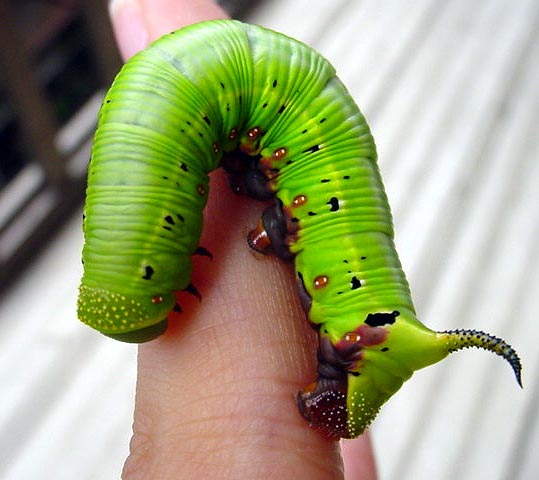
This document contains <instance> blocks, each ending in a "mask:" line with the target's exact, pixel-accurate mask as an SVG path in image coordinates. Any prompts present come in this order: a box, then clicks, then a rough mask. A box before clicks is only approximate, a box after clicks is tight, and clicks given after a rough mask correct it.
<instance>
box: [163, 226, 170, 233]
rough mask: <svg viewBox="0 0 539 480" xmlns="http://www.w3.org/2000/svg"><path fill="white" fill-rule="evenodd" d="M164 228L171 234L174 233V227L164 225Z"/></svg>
mask: <svg viewBox="0 0 539 480" xmlns="http://www.w3.org/2000/svg"><path fill="white" fill-rule="evenodd" d="M163 228H164V229H165V230H168V231H169V232H171V231H172V227H168V226H167V225H163Z"/></svg>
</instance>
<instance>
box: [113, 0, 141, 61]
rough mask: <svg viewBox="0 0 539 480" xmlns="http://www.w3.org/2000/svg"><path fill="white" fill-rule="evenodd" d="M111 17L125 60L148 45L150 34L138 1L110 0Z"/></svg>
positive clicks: (117, 41)
mask: <svg viewBox="0 0 539 480" xmlns="http://www.w3.org/2000/svg"><path fill="white" fill-rule="evenodd" d="M109 15H110V19H111V22H112V26H113V29H114V35H115V37H116V43H117V45H118V48H119V50H120V53H121V55H122V58H123V59H124V60H127V59H128V58H129V57H131V56H133V55H134V54H135V53H137V52H138V51H139V50H142V49H143V48H145V47H146V46H147V45H148V43H149V42H150V33H149V31H148V27H147V25H146V22H145V19H144V14H143V10H142V6H141V4H140V3H139V1H138V0H110V1H109Z"/></svg>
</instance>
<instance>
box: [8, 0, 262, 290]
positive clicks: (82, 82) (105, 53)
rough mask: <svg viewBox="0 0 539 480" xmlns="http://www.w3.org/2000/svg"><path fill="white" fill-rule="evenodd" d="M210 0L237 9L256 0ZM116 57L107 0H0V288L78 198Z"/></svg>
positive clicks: (240, 10)
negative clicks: (100, 108) (99, 110)
mask: <svg viewBox="0 0 539 480" xmlns="http://www.w3.org/2000/svg"><path fill="white" fill-rule="evenodd" d="M217 3H219V4H220V5H222V6H223V7H224V8H225V9H226V10H227V11H228V12H229V13H230V15H231V16H233V17H236V18H237V17H241V15H242V14H243V13H245V11H246V10H247V9H248V8H250V7H252V6H253V5H254V4H255V3H256V2H254V1H250V2H249V1H245V0H235V1H234V0H232V1H230V0H229V1H219V2H217ZM120 66H121V59H120V56H119V54H118V51H117V49H116V46H115V43H114V37H113V34H112V31H111V26H110V22H109V18H108V13H107V0H86V1H84V0H0V152H1V155H0V291H1V290H3V289H4V288H5V287H6V286H7V285H9V284H10V283H11V282H12V281H13V280H14V279H15V278H16V277H17V275H18V274H19V273H20V272H21V270H22V269H23V268H24V266H25V265H27V264H28V263H29V262H30V260H31V259H32V257H33V256H34V255H35V254H36V253H37V252H39V249H40V248H41V247H42V245H43V244H44V243H45V242H46V241H47V239H49V238H50V237H51V236H52V235H53V234H54V232H55V230H57V228H58V227H59V226H60V225H61V223H62V222H63V221H64V219H65V218H66V217H67V216H69V215H70V214H71V213H73V212H74V211H75V209H76V208H79V207H80V205H81V204H82V199H83V194H84V183H85V174H86V166H87V162H88V157H89V149H90V144H91V136H92V133H93V130H94V128H95V121H96V114H97V110H98V108H99V105H100V102H101V98H102V95H103V93H104V91H105V90H106V88H107V86H108V85H109V84H110V82H111V80H112V78H113V77H114V75H115V73H116V72H117V71H118V69H119V68H120Z"/></svg>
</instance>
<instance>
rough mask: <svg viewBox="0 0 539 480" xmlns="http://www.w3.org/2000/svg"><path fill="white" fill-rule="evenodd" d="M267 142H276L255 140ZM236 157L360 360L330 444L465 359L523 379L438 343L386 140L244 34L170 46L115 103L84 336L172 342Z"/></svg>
mask: <svg viewBox="0 0 539 480" xmlns="http://www.w3.org/2000/svg"><path fill="white" fill-rule="evenodd" d="M255 127H257V128H258V129H259V130H260V131H261V132H262V135H261V136H259V137H258V138H256V139H254V140H253V139H252V138H250V137H249V132H250V131H251V129H253V128H255ZM237 149H241V150H242V151H244V152H247V153H249V154H251V155H257V156H260V165H261V166H262V167H263V168H265V171H266V172H272V178H273V180H272V185H273V188H274V191H275V196H276V197H277V198H278V199H279V200H280V201H281V202H282V204H283V209H284V212H285V215H286V217H287V221H288V223H289V225H292V226H294V229H295V231H294V232H293V233H291V234H290V235H289V238H288V239H287V240H288V243H289V245H290V249H291V251H292V252H293V253H294V254H295V255H296V256H295V268H296V272H297V274H298V278H302V279H303V285H304V290H305V292H306V294H307V295H308V296H309V297H310V298H311V299H312V303H311V304H310V309H309V312H308V315H309V319H310V321H311V322H313V323H314V324H316V325H317V326H319V332H320V336H321V338H325V339H328V338H329V340H330V341H331V344H332V345H333V346H334V348H335V349H337V350H338V349H339V348H341V347H340V346H342V345H343V342H345V343H346V341H348V340H345V339H347V338H352V339H355V340H353V341H356V342H359V344H360V345H361V357H360V359H359V360H358V361H355V362H353V363H351V364H350V366H349V369H348V370H347V373H346V374H347V375H348V383H347V385H346V387H345V389H346V393H345V396H346V398H347V399H346V404H345V406H342V405H341V406H340V407H339V408H340V409H341V410H342V409H345V410H346V418H344V419H343V420H342V421H341V420H338V421H337V420H335V421H334V422H333V423H331V422H329V423H328V425H326V426H325V428H326V430H327V431H329V433H330V434H334V435H335V436H348V437H355V436H357V435H359V434H360V433H361V432H362V431H363V430H364V429H365V428H366V426H367V425H368V424H369V423H370V422H371V421H372V419H373V418H374V416H375V415H376V413H377V412H378V410H379V408H380V406H381V405H382V404H383V403H384V402H385V401H386V400H387V399H388V398H389V397H390V396H391V395H392V394H393V393H394V392H395V391H396V390H398V388H399V387H400V386H401V384H402V383H403V381H405V380H406V379H407V378H409V377H410V376H411V375H412V373H413V371H415V370H417V369H419V368H422V367H424V366H426V365H429V364H431V363H434V362H437V361H439V360H441V359H442V358H443V357H445V356H446V355H447V354H448V353H450V351H453V350H455V349H459V348H463V347H466V346H480V347H483V348H487V349H489V350H492V351H495V353H498V354H501V355H502V356H503V357H504V358H506V359H508V360H510V361H512V362H513V363H512V366H513V368H514V369H515V373H517V376H518V375H519V374H520V363H519V362H518V357H516V354H515V353H514V351H513V350H512V349H510V347H508V346H507V344H505V343H503V345H501V346H500V345H498V344H496V345H494V344H492V339H493V338H494V337H490V336H488V335H486V334H483V335H485V339H486V340H485V341H484V342H483V343H481V341H479V340H477V339H474V338H475V337H473V338H471V337H469V336H467V335H466V334H465V333H463V332H462V331H459V333H451V332H446V333H436V332H433V331H432V330H430V329H428V328H427V327H425V326H424V325H422V324H421V323H420V322H419V321H418V320H417V319H416V317H415V312H414V307H413V304H412V301H411V298H410V292H409V288H408V284H407V281H406V278H405V276H404V274H403V272H402V269H401V265H400V262H399V259H398V256H397V254H396V252H395V247H394V243H393V227H392V220H391V213H390V209H389V206H388V202H387V198H386V195H385V193H384V188H383V184H382V180H381V178H380V174H379V172H378V168H377V164H376V148H375V144H374V141H373V138H372V136H371V133H370V131H369V127H368V125H367V123H366V122H365V119H364V117H363V115H362V114H361V112H360V111H359V109H358V107H357V106H356V104H355V103H354V102H353V100H352V99H351V98H350V96H349V94H348V92H347V90H346V88H345V87H344V86H343V84H342V83H341V82H340V80H339V79H338V78H337V77H336V76H335V71H334V69H333V67H332V66H331V65H330V64H329V62H328V61H327V60H325V59H324V58H323V57H322V56H320V55H319V54H318V53H316V52H315V51H314V50H312V49H311V48H309V47H307V46H306V45H304V44H302V43H300V42H297V41H295V40H292V39H290V38H288V37H285V36H284V35H281V34H278V33H276V32H273V31H270V30H266V29H263V28H261V27H256V26H252V25H246V24H242V23H239V22H236V21H227V20H223V21H210V22H203V23H201V24H197V25H193V26H190V27H186V28H184V29H181V30H179V31H177V32H173V33H171V34H169V35H165V36H164V37H162V38H161V39H160V40H158V41H157V42H155V43H154V44H153V45H151V46H150V47H149V48H148V49H147V50H145V51H142V52H140V53H139V54H137V55H136V56H135V57H133V58H132V59H131V60H130V61H129V62H128V63H127V64H126V65H125V66H124V68H123V69H122V70H121V72H120V73H119V74H118V76H117V78H116V80H115V81H114V83H113V85H112V87H111V88H110V90H109V91H108V93H107V95H106V97H105V99H104V103H103V106H102V108H101V111H100V114H99V125H98V129H97V132H96V135H95V141H94V144H93V149H92V158H91V163H90V167H89V172H88V188H87V198H86V206H85V220H84V234H85V245H84V249H83V261H84V276H83V278H82V284H81V287H80V296H79V304H78V314H79V318H80V319H81V320H82V321H83V322H85V323H87V324H88V325H90V326H92V327H94V328H96V329H97V330H99V331H101V332H103V333H104V334H106V335H110V336H113V337H114V338H118V339H120V340H125V341H135V342H141V341H147V340H151V339H152V338H154V337H155V336H157V335H159V334H160V333H162V332H163V331H164V330H165V329H166V317H167V313H168V312H170V310H171V309H172V308H173V307H174V304H175V299H174V292H175V291H178V290H182V289H185V288H187V287H188V285H189V279H190V276H191V269H192V265H191V255H192V254H193V253H194V252H195V251H196V249H197V247H198V241H199V238H200V234H201V229H202V210H203V208H204V206H205V204H206V201H207V196H208V189H209V185H208V173H209V172H211V171H212V170H214V169H215V168H217V167H218V165H219V161H220V159H221V157H222V155H223V152H231V151H234V150H237ZM278 152H282V155H281V154H277V153H278ZM321 279H322V280H323V281H322V285H321V283H320V280H321ZM384 312H385V313H388V314H389V313H391V312H398V313H399V314H398V316H396V317H395V321H394V322H392V323H390V324H387V325H381V326H374V327H373V326H372V325H367V324H366V319H367V318H368V316H369V315H370V314H376V313H384ZM390 318H392V317H390ZM350 333H353V334H354V335H355V336H352V337H350V336H347V335H348V334H350ZM489 342H491V343H489ZM485 345H486V346H485ZM346 374H345V375H346ZM519 378H520V377H519ZM337 410H338V408H337V409H336V411H337Z"/></svg>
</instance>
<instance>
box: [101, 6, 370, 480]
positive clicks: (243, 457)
mask: <svg viewBox="0 0 539 480" xmlns="http://www.w3.org/2000/svg"><path fill="white" fill-rule="evenodd" d="M110 9H111V17H112V21H113V25H114V29H115V32H116V37H117V39H118V44H119V45H120V49H121V52H122V54H123V55H124V58H127V57H129V56H131V55H133V54H134V53H135V52H136V51H137V50H139V49H141V48H143V47H144V46H146V45H147V44H148V42H150V41H151V40H153V39H155V38H157V37H159V36H160V35H162V34H164V33H167V32H169V31H171V30H174V29H177V28H179V27H181V26H182V25H186V24H189V23H192V22H195V21H200V20H204V19H212V18H225V17H226V15H225V14H224V12H222V11H221V10H220V9H219V8H218V7H216V6H215V5H214V4H213V3H212V2H211V1H209V0H208V1H203V0H115V1H113V2H112V3H111V7H110ZM260 212H261V205H260V203H258V202H255V201H250V200H248V199H245V197H237V196H235V195H233V194H232V193H231V192H230V189H229V188H228V185H227V182H226V179H225V178H224V175H223V173H222V172H215V173H213V174H212V191H211V193H210V199H209V203H208V207H207V209H206V212H205V216H206V223H205V230H204V234H203V237H202V240H201V245H203V246H205V247H206V248H208V249H209V250H210V251H211V252H212V253H213V254H214V260H213V261H211V262H210V261H209V260H208V259H207V258H201V257H195V258H194V263H195V273H194V275H193V278H192V282H193V284H195V285H196V286H197V287H198V289H199V290H200V292H201V294H202V297H203V301H202V302H198V300H197V299H195V298H193V297H192V296H190V295H184V298H181V304H182V307H183V309H184V313H182V314H181V315H180V317H181V318H180V320H181V321H179V322H174V323H173V324H172V325H171V327H170V328H169V330H168V331H167V333H166V334H165V335H163V336H162V337H160V338H159V339H157V340H155V341H152V342H149V343H148V344H144V345H141V346H140V347H139V355H138V381H137V395H136V405H135V418H134V425H133V431H134V433H133V438H132V440H131V444H130V455H129V457H128V459H127V461H126V464H125V466H124V471H123V476H122V478H124V479H125V480H133V479H146V478H159V479H160V480H167V479H176V478H185V479H191V478H214V477H216V478H219V479H228V478H230V479H236V478H253V479H258V478H260V479H263V478H297V479H300V480H301V479H314V480H318V479H320V480H322V479H324V480H325V479H327V480H329V479H343V478H347V479H348V480H352V479H353V480H361V479H363V480H365V479H369V480H372V479H375V478H376V470H375V465H374V461H373V455H372V450H371V445H370V442H369V440H368V437H367V436H362V437H360V438H359V439H357V440H354V441H347V442H345V443H343V453H344V455H345V458H344V462H343V459H342V457H341V450H340V448H339V443H338V442H334V441H331V440H328V439H326V438H324V437H323V436H321V435H320V434H318V433H317V432H315V431H313V430H311V429H309V428H308V425H307V422H305V420H304V419H303V418H302V417H301V415H300V414H299V413H298V411H297V406H296V405H295V403H294V400H293V398H294V394H295V392H296V391H297V390H298V389H299V388H301V387H302V386H303V385H306V384H307V383H309V382H310V381H312V377H313V375H314V374H315V369H316V365H315V363H316V348H317V344H316V337H315V335H314V334H313V333H312V331H311V329H310V327H309V325H308V323H307V322H306V321H305V319H304V314H303V312H302V309H301V307H300V305H299V301H298V299H297V295H296V289H295V280H294V276H293V273H292V272H291V270H290V268H289V267H288V266H286V265H284V264H283V263H282V262H280V261H278V260H276V259H271V258H267V259H266V258H264V259H262V260H260V259H258V260H259V261H257V257H256V256H253V253H252V252H251V251H250V250H249V249H248V248H247V246H246V242H245V236H246V233H247V232H248V231H249V230H250V229H251V228H252V226H253V225H255V224H256V223H257V219H258V217H259V216H260ZM343 464H344V467H343ZM343 469H345V471H343Z"/></svg>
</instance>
